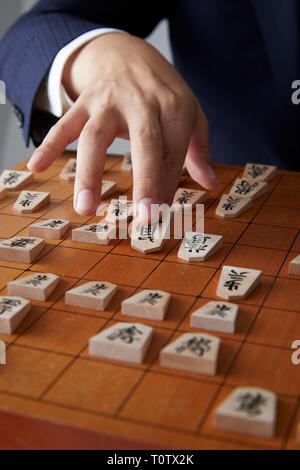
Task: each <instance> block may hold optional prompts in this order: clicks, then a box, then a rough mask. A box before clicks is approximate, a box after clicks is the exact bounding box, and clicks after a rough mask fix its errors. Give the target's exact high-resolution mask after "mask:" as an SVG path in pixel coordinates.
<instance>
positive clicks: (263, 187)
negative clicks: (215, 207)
mask: <svg viewBox="0 0 300 470" xmlns="http://www.w3.org/2000/svg"><path fill="white" fill-rule="evenodd" d="M267 191H268V183H265V182H264V181H250V180H247V179H245V178H237V179H236V180H235V182H234V183H233V186H232V188H231V190H230V192H229V194H232V195H233V196H238V197H240V196H242V197H243V196H246V197H250V198H252V199H257V198H258V197H261V196H263V195H264V194H266V192H267Z"/></svg>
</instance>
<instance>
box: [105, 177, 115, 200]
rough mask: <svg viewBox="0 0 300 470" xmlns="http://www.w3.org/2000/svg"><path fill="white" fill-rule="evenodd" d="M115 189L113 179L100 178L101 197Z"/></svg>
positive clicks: (106, 195)
mask: <svg viewBox="0 0 300 470" xmlns="http://www.w3.org/2000/svg"><path fill="white" fill-rule="evenodd" d="M116 189H117V183H115V182H114V181H107V180H102V186H101V197H103V198H104V197H108V196H109V195H110V194H112V193H114V192H115V191H116Z"/></svg>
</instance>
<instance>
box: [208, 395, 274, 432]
mask: <svg viewBox="0 0 300 470" xmlns="http://www.w3.org/2000/svg"><path fill="white" fill-rule="evenodd" d="M276 414H277V397H276V395H275V393H273V392H269V391H268V390H265V389H263V388H255V387H238V388H236V389H235V390H234V391H233V392H232V393H231V394H230V395H229V397H228V398H226V400H225V401H224V402H223V403H222V404H221V405H220V406H219V407H218V408H217V410H216V412H215V425H216V428H218V429H224V430H225V431H230V432H237V433H242V434H252V435H254V436H258V437H267V438H272V437H274V434H275V427H276Z"/></svg>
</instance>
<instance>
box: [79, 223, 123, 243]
mask: <svg viewBox="0 0 300 470" xmlns="http://www.w3.org/2000/svg"><path fill="white" fill-rule="evenodd" d="M115 237H116V227H115V226H114V225H109V224H107V223H106V222H103V223H102V222H98V223H95V224H89V225H83V226H82V227H78V228H74V229H73V230H72V240H73V241H74V242H83V243H97V244H99V245H108V243H109V242H110V240H112V239H114V238H115Z"/></svg>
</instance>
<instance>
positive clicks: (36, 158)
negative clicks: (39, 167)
mask: <svg viewBox="0 0 300 470" xmlns="http://www.w3.org/2000/svg"><path fill="white" fill-rule="evenodd" d="M42 158H43V153H42V152H34V153H33V154H32V156H31V158H30V160H29V162H28V163H27V168H29V170H30V169H31V168H32V167H33V166H34V165H35V164H37V163H41V160H42Z"/></svg>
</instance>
